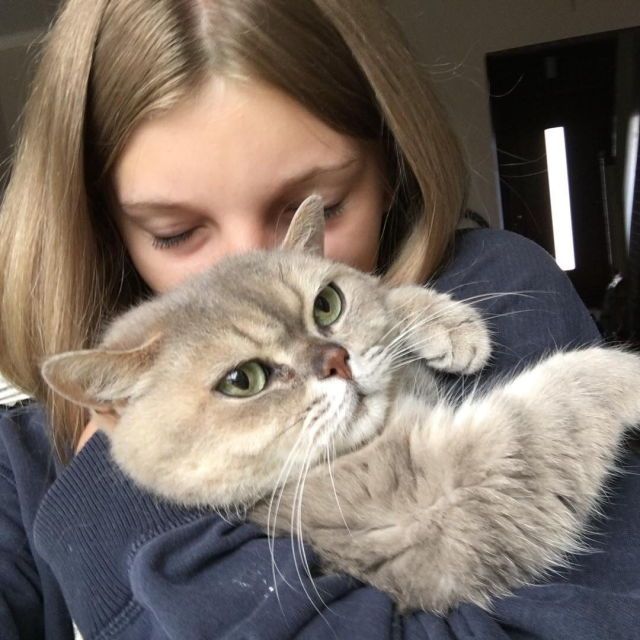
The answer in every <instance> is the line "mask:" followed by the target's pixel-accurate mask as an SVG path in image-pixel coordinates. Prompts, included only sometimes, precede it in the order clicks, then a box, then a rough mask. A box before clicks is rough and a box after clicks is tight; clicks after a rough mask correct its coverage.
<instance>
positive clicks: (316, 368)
mask: <svg viewBox="0 0 640 640" xmlns="http://www.w3.org/2000/svg"><path fill="white" fill-rule="evenodd" d="M348 360H349V352H348V351H347V350H346V349H345V348H344V347H341V346H340V345H337V344H332V343H328V344H321V345H318V346H316V348H315V349H314V354H313V356H312V368H313V372H314V373H315V374H316V375H317V376H318V378H320V380H324V379H325V378H330V377H331V376H338V377H339V378H342V379H343V380H353V374H352V373H351V368H350V367H349V363H348Z"/></svg>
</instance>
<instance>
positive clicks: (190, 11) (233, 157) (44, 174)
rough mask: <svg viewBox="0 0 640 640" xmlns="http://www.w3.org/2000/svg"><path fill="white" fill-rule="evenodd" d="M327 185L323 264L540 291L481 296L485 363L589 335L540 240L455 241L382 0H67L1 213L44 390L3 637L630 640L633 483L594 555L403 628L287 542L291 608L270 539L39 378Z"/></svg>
mask: <svg viewBox="0 0 640 640" xmlns="http://www.w3.org/2000/svg"><path fill="white" fill-rule="evenodd" d="M312 192H314V193H319V194H320V195H322V196H323V198H324V200H325V203H326V204H327V209H326V216H327V238H326V245H327V255H328V256H329V257H331V258H334V259H336V260H342V261H344V262H346V263H349V264H351V265H352V266H355V267H357V268H360V269H362V270H366V271H373V272H376V273H379V274H380V275H381V276H382V277H384V278H385V279H386V280H388V281H389V282H392V283H401V282H425V281H426V280H427V279H430V280H431V284H433V285H434V286H437V287H438V288H440V289H442V290H453V291H454V294H455V295H456V296H458V297H460V298H468V297H471V296H475V295H481V294H485V293H492V294H493V293H500V292H509V291H525V292H529V293H528V295H526V296H498V297H494V298H493V299H492V300H490V301H485V302H484V303H482V308H483V310H484V311H486V312H488V314H489V315H490V316H491V317H492V318H493V321H492V322H493V324H492V330H493V334H494V337H495V344H496V347H495V357H494V360H493V364H492V367H491V368H490V370H489V372H488V373H487V375H490V376H494V375H496V374H498V373H505V372H510V371H513V370H514V368H516V367H517V366H521V365H522V364H523V363H526V362H530V361H531V360H533V359H537V358H539V357H540V356H541V355H542V354H543V353H545V352H547V351H549V350H551V349H554V348H557V347H566V346H569V345H571V346H577V345H580V344H585V343H588V342H593V341H595V340H597V338H598V336H597V332H596V330H595V328H594V327H593V325H592V323H591V320H590V318H589V316H588V314H587V312H586V310H585V309H584V307H583V306H582V305H581V304H580V302H579V301H578V299H577V296H576V294H575V292H574V291H573V289H572V288H571V286H570V284H569V283H568V281H567V279H566V278H565V277H564V275H563V274H562V273H561V272H559V271H558V270H557V268H556V267H555V265H554V263H553V261H552V260H551V259H550V258H549V257H548V256H547V255H546V254H545V253H544V252H543V251H542V250H540V249H538V248H537V247H536V246H535V245H532V244H531V243H529V242H528V241H525V240H524V239H521V238H518V237H517V236H514V235H512V234H508V233H505V232H494V231H489V230H482V231H468V232H465V233H460V232H458V233H456V228H457V227H458V226H459V223H460V219H461V217H462V215H463V213H464V201H465V192H466V173H465V170H464V165H463V161H462V158H461V153H460V150H459V147H458V145H457V143H456V141H455V139H454V138H453V136H452V133H451V131H450V129H449V127H448V125H447V123H446V120H445V119H444V117H443V114H442V110H441V108H440V107H439V106H438V103H437V101H436V99H435V97H434V95H433V93H432V92H431V90H430V88H429V86H428V84H425V81H424V79H423V78H422V77H421V75H420V73H419V70H418V66H417V64H416V62H415V61H414V60H413V58H412V57H411V55H410V54H409V52H408V50H407V48H406V46H405V45H404V44H403V41H402V38H401V36H400V34H399V33H398V30H397V28H396V27H395V26H394V25H393V23H392V22H391V21H390V20H389V18H388V16H387V14H386V13H385V12H384V10H383V9H382V7H381V6H380V5H379V4H378V2H377V1H374V0H296V1H295V2H291V1H290V0H190V1H189V0H69V1H68V2H67V3H66V4H65V5H64V6H63V9H62V10H61V12H60V15H59V16H58V19H57V20H56V23H55V25H54V26H53V29H52V30H51V32H50V34H49V36H48V38H47V41H46V43H45V47H44V50H43V55H42V59H41V61H40V65H39V70H38V73H37V76H36V79H35V82H34V85H33V91H32V95H31V97H30V100H29V104H28V107H27V111H26V115H25V120H24V127H23V134H22V138H21V142H20V144H19V146H18V149H17V152H16V157H15V163H14V167H13V172H12V175H11V180H10V183H9V186H8V189H7V192H6V195H5V199H4V202H3V205H2V212H1V216H0V238H2V240H0V273H1V274H2V279H1V283H0V300H1V301H2V303H1V304H2V309H1V311H0V313H1V314H2V326H1V328H0V371H1V372H2V374H3V375H4V376H6V377H7V378H8V379H9V380H11V381H12V382H13V383H14V384H16V385H17V386H19V387H20V388H23V389H25V390H27V391H28V392H29V393H30V394H31V395H32V396H33V397H34V398H36V399H37V401H38V402H37V403H34V404H31V405H30V406H28V407H27V408H25V409H21V410H16V411H12V412H8V413H6V414H5V416H4V418H3V420H2V422H1V429H0V434H1V441H0V443H1V444H0V504H1V505H2V512H1V515H0V534H1V535H0V545H1V546H0V563H1V569H0V629H2V634H3V635H2V637H3V638H10V639H13V638H21V639H24V638H41V637H47V638H55V639H58V638H61V639H63V638H71V637H72V626H71V618H73V620H74V621H75V622H76V623H77V625H78V627H79V629H80V631H81V632H82V634H83V636H84V637H85V638H86V639H88V638H94V637H95V638H97V637H100V638H122V639H134V638H140V639H142V638H145V639H153V640H155V639H161V638H180V639H183V638H218V637H228V638H248V637H251V638H278V639H281V638H325V637H331V636H332V635H333V636H334V637H338V638H363V639H364V638H367V639H371V638H373V639H377V638H389V637H403V638H424V637H429V638H460V639H462V638H472V637H473V638H477V637H483V638H509V637H514V638H515V637H523V636H533V635H535V636H536V637H540V638H549V639H550V638H558V637H572V638H591V637H593V638H604V637H615V638H632V637H638V636H636V635H634V634H638V628H640V627H639V626H638V625H637V622H638V613H637V612H638V611H640V602H638V600H639V596H638V594H639V593H640V578H639V577H638V576H639V575H640V572H638V570H637V569H638V564H639V552H638V550H637V548H636V547H637V545H635V544H633V538H634V536H635V535H637V533H638V531H640V509H638V505H637V500H634V499H633V496H634V495H638V490H640V482H638V480H637V477H638V476H637V474H636V475H635V476H634V475H633V474H625V475H624V476H622V477H620V478H619V480H618V482H617V483H616V484H615V485H614V486H612V487H611V492H612V495H614V496H615V499H614V500H612V501H611V503H610V504H608V505H607V506H606V513H607V516H608V517H607V518H605V519H603V520H602V522H598V523H594V529H595V530H597V531H598V536H596V537H595V538H594V545H596V546H597V548H598V549H599V551H600V553H599V554H593V555H590V556H583V557H580V558H579V559H577V560H576V566H575V568H574V569H571V570H567V571H565V572H563V574H562V575H559V576H556V577H555V579H554V581H553V582H550V583H548V584H544V585H540V586H537V587H531V588H527V589H521V590H519V591H518V592H517V594H516V595H514V596H513V597H510V598H504V599H502V600H500V601H498V602H496V605H495V610H494V611H493V612H492V613H488V612H486V611H483V610H480V609H478V608H476V607H472V606H468V605H463V606H461V607H459V608H458V609H457V610H455V611H453V612H452V613H451V614H450V615H449V616H448V617H447V618H445V619H443V618H438V617H436V616H433V615H430V614H428V613H424V612H417V613H414V614H412V615H407V616H399V615H397V614H396V612H395V609H394V606H393V603H392V602H391V601H390V599H389V598H388V597H387V596H386V595H384V594H382V593H380V592H378V591H376V590H374V589H372V588H370V587H367V586H365V585H361V584H357V583H356V582H355V581H353V580H351V579H350V578H348V577H347V576H337V575H329V576H320V575H319V574H318V572H317V571H316V572H315V574H314V567H317V564H316V563H315V558H314V556H313V554H312V553H311V552H309V562H310V566H311V573H312V575H314V578H313V579H314V582H315V587H316V588H317V589H318V591H320V592H321V594H322V602H312V601H310V600H309V599H308V598H307V595H306V593H305V591H306V592H307V593H312V592H313V591H314V589H313V587H310V586H309V585H305V587H306V588H305V589H303V588H302V586H301V585H300V582H299V578H298V576H297V574H296V569H295V563H294V560H293V557H292V554H291V545H290V543H289V541H287V540H284V539H281V540H277V541H276V549H275V553H276V556H277V561H278V567H279V570H280V572H281V575H280V576H279V577H278V580H279V582H278V589H277V592H278V596H279V598H278V599H276V597H275V589H274V586H273V584H272V573H271V556H270V553H269V548H268V544H267V540H266V538H265V536H264V535H263V534H262V533H261V532H260V531H259V530H258V529H257V528H255V527H253V526H252V525H249V524H242V523H229V522H226V521H224V520H222V519H221V518H220V517H219V516H218V515H216V514H214V513H211V512H206V511H196V510H186V509H181V508H178V507H175V506H172V505H168V504H165V503H163V502H160V501H158V500H156V499H154V498H153V497H152V496H150V495H148V494H146V493H144V492H143V491H141V490H139V489H138V488H137V487H135V486H133V485H132V484H131V483H130V482H129V480H128V479H127V478H125V477H124V476H123V475H122V474H121V473H120V472H119V471H118V469H117V468H115V466H114V465H113V463H112V461H111V460H110V457H109V453H108V447H107V440H106V439H105V437H104V435H103V434H101V433H98V434H94V431H95V429H94V425H92V424H91V423H89V424H87V419H88V417H87V416H86V415H85V414H84V413H83V412H81V411H79V410H78V409H77V408H76V407H74V406H70V405H69V404H68V403H66V402H65V401H63V400H61V399H60V398H57V397H53V396H51V395H50V394H49V393H48V392H47V390H46V389H45V386H44V383H43V381H42V380H41V378H40V375H39V369H38V367H39V364H40V363H41V361H42V359H43V358H44V357H45V356H46V355H49V354H52V353H57V352H60V351H66V350H70V349H78V348H83V347H87V346H90V345H92V344H93V343H95V342H96V340H97V339H98V337H99V335H100V332H101V329H102V327H103V326H104V324H105V323H106V322H107V321H108V320H109V319H110V318H112V317H113V316H114V314H116V313H118V312H119V311H121V310H123V309H126V308H127V307H129V306H130V305H132V304H133V303H135V302H136V301H137V300H140V299H141V298H143V297H145V296H149V295H153V294H154V293H158V292H162V291H166V290H168V289H170V288H172V287H174V286H176V285H177V284H179V283H180V282H181V281H182V280H184V279H185V278H186V277H188V276H189V275H190V274H192V273H196V272H199V271H201V270H203V269H205V268H206V267H207V266H209V265H211V264H213V263H214V262H216V261H217V260H219V259H220V258H221V257H222V256H224V255H227V254H229V253H232V252H238V251H246V250H248V249H251V248H255V247H263V246H273V245H274V244H277V242H278V240H279V238H280V237H281V236H282V235H283V233H284V231H285V230H286V227H287V223H288V216H291V214H292V213H293V211H294V210H295V209H296V207H297V205H298V204H299V203H300V202H301V201H302V200H303V199H304V197H305V196H306V195H308V194H309V193H312ZM75 453H77V455H75V456H74V454H75ZM51 460H53V464H50V462H51ZM625 464H626V465H627V466H628V468H629V469H630V470H632V471H634V470H635V471H638V470H640V468H639V461H638V459H637V457H632V456H631V455H629V457H628V459H626V460H625ZM394 634H395V635H394Z"/></svg>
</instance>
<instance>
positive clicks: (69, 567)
mask: <svg viewBox="0 0 640 640" xmlns="http://www.w3.org/2000/svg"><path fill="white" fill-rule="evenodd" d="M432 284H435V286H437V287H438V288H439V289H441V290H444V291H447V290H452V291H453V295H455V296H456V297H458V298H461V299H462V298H468V297H470V296H476V295H480V294H485V293H488V292H491V293H495V292H512V291H519V292H523V295H517V296H512V295H505V296H499V297H495V298H493V299H491V300H481V299H480V300H479V301H478V303H477V304H478V306H479V307H481V308H482V309H483V310H484V311H485V312H486V314H487V316H488V317H489V318H490V322H491V324H492V330H493V332H494V340H495V356H494V360H493V365H492V367H491V369H490V373H491V375H493V376H495V375H496V374H506V373H507V372H509V371H513V370H514V369H515V368H517V367H519V366H521V365H522V364H523V363H527V362H531V361H535V360H537V359H539V357H540V356H541V355H543V354H545V353H548V352H550V351H552V350H555V349H556V348H558V347H563V348H564V347H569V346H578V345H581V344H586V343H592V342H595V341H597V340H598V333H597V331H596V328H595V326H594V325H593V323H592V321H591V319H590V317H589V315H588V313H587V311H586V310H585V308H584V307H583V306H582V304H581V303H580V301H579V300H578V298H577V296H576V294H575V292H574V290H573V289H572V287H571V285H570V283H569V281H568V279H567V278H566V277H565V275H564V274H563V273H562V272H561V271H559V270H558V269H557V267H556V266H555V263H554V262H553V260H551V258H550V257H549V256H548V255H547V254H546V253H545V252H544V251H542V250H541V249H540V248H538V247H537V246H536V245H534V244H532V243H530V242H529V241H527V240H524V239H522V238H520V237H518V236H514V235H513V234H509V233H506V232H496V231H490V230H482V231H480V230H478V231H469V232H466V233H464V234H461V235H460V236H459V237H458V240H457V243H456V251H455V256H454V257H453V258H452V260H451V261H450V262H449V264H448V265H447V266H446V268H445V269H444V271H443V272H442V274H441V275H440V276H439V277H438V278H437V280H435V281H434V283H432ZM602 375H603V376H605V375H607V372H605V371H603V372H602ZM621 465H622V467H623V468H624V469H625V473H622V474H619V475H617V476H616V477H615V478H613V479H612V481H611V482H610V486H609V489H608V497H607V499H606V501H605V504H604V507H603V514H602V516H601V517H598V518H597V519H596V520H594V521H593V523H592V529H593V532H592V534H591V535H590V543H591V546H592V548H593V550H594V552H592V553H590V554H586V555H581V556H577V557H576V558H575V559H574V560H573V564H572V567H571V569H567V570H562V571H561V572H559V573H557V574H555V575H552V576H551V577H550V578H549V579H548V580H547V581H546V582H544V583H541V584H538V585H535V586H530V587H525V588H521V589H518V590H517V591H516V592H515V593H514V594H513V595H512V596H509V597H505V598H501V599H499V600H496V602H495V608H494V610H493V611H492V612H491V613H488V612H486V611H483V610H481V609H479V608H478V607H475V606H471V605H461V606H459V607H458V608H457V609H455V610H454V611H452V612H451V613H450V614H449V615H447V616H445V617H438V616H435V615H432V614H429V613H424V612H419V613H413V614H410V615H404V616H400V615H398V614H397V613H396V611H395V609H394V605H393V603H392V601H391V600H390V599H389V598H388V597H387V596H386V595H385V594H383V593H381V592H379V591H377V590H376V589H374V588H372V587H368V586H366V585H363V584H361V583H359V582H357V581H356V580H354V579H352V578H350V577H348V576H344V575H327V576H322V575H320V574H319V572H318V571H317V570H316V567H317V562H316V558H315V556H314V554H313V552H312V551H311V550H309V551H308V555H309V565H310V567H311V570H312V574H313V575H314V585H315V588H316V589H317V590H318V592H319V594H320V596H321V600H320V599H319V598H317V597H316V598H315V601H314V602H312V601H311V600H310V599H309V597H308V596H307V594H306V593H305V591H306V592H309V593H312V592H313V591H314V588H313V586H312V585H311V584H310V581H309V579H306V580H305V585H304V586H305V588H303V586H302V584H301V578H300V577H298V575H297V573H296V569H295V565H294V562H293V558H292V552H291V543H290V541H289V540H288V539H284V538H282V539H279V540H278V541H277V543H276V553H275V557H276V561H277V565H278V570H279V573H276V584H274V582H273V574H272V568H271V556H270V553H269V548H268V544H267V540H266V537H265V536H264V534H263V533H262V532H261V531H260V529H259V528H257V527H255V526H253V525H251V524H246V523H230V522H226V521H225V520H223V519H222V518H221V517H220V516H218V515H216V514H215V513H212V512H210V511H202V510H194V509H184V508H180V507H176V506H173V505H170V504H167V503H165V502H163V501H162V500H159V499H157V498H155V497H153V496H152V495H150V494H148V493H146V492H144V491H141V490H139V489H138V488H136V487H135V486H134V485H133V484H132V483H131V482H130V481H129V480H128V479H127V478H126V477H125V476H124V475H123V474H122V473H121V472H120V471H119V470H118V469H117V468H116V467H115V466H114V464H113V463H112V461H111V459H110V456H109V448H108V441H107V439H106V438H105V437H104V436H103V435H102V434H100V433H98V434H96V435H95V436H94V437H93V438H92V439H91V440H90V441H89V443H88V444H87V445H86V446H85V447H84V448H83V450H82V451H81V452H80V453H79V455H77V456H76V457H75V459H74V460H73V461H72V462H71V464H70V465H69V466H68V467H66V468H64V469H62V468H61V467H59V466H58V465H57V464H56V463H54V461H53V457H52V453H51V448H50V445H49V443H48V439H47V437H46V427H45V424H44V418H43V415H42V412H41V410H40V408H39V407H38V406H37V405H31V406H29V407H27V408H25V409H17V410H11V411H8V412H5V413H4V414H3V417H2V420H1V421H0V639H1V640H17V639H20V640H32V639H36V638H38V639H40V638H47V639H51V640H71V638H73V632H72V627H71V617H72V618H73V620H74V621H75V622H76V623H77V625H78V627H79V629H80V631H81V632H82V634H83V636H84V638H85V640H90V639H100V640H107V639H118V640H165V639H168V638H172V639H178V640H191V639H193V640H195V639H199V640H200V639H205V638H206V639H211V638H234V639H250V638H251V639H256V640H257V639H261V640H270V639H273V640H284V639H287V638H296V639H303V638H304V639H320V638H329V639H331V638H338V639H343V638H344V639H349V640H393V639H395V638H398V639H407V640H408V639H411V640H413V639H418V638H420V639H429V640H445V639H456V640H471V639H472V638H473V639H474V640H481V639H487V640H488V639H492V640H493V639H496V640H497V639H507V638H513V639H516V638H517V639H524V638H531V639H533V638H536V639H538V640H552V639H553V640H558V639H564V638H571V639H573V640H587V639H593V640H596V639H597V640H607V639H611V640H625V639H627V640H631V639H636V638H638V639H640V457H639V456H638V455H636V454H634V453H633V452H632V451H631V448H629V450H628V451H627V452H626V453H625V456H624V458H623V459H622V460H621Z"/></svg>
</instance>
